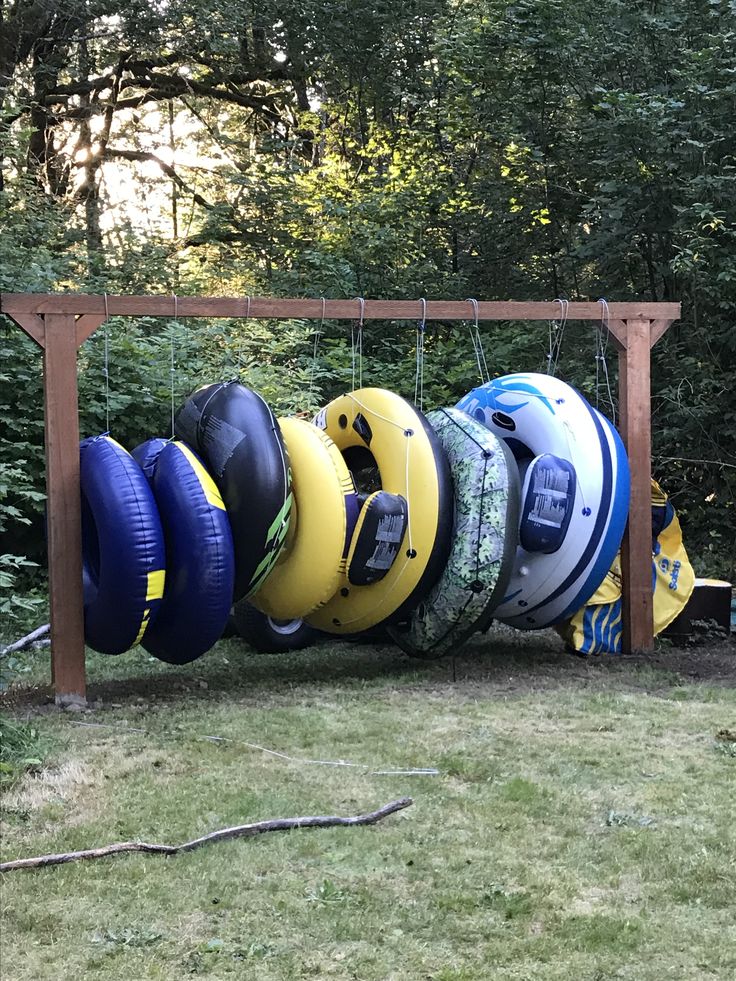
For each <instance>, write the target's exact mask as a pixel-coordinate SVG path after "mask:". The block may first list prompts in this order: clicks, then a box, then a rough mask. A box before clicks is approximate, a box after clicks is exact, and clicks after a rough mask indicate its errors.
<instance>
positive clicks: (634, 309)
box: [0, 293, 680, 321]
mask: <svg viewBox="0 0 736 981" xmlns="http://www.w3.org/2000/svg"><path fill="white" fill-rule="evenodd" d="M474 307H475V305H474V304H473V303H471V302H470V301H469V300H427V301H426V305H425V303H424V302H423V301H422V300H365V301H363V302H361V300H359V299H352V300H324V301H323V300H321V299H273V298H265V297H250V299H249V298H248V297H245V296H242V297H227V296H221V297H198V296H179V297H173V296H112V295H108V296H102V295H100V296H95V295H91V294H88V293H2V294H0V311H2V312H3V313H7V314H9V315H11V316H13V315H14V314H19V313H20V314H23V313H35V314H47V313H55V314H74V315H76V316H81V315H84V314H96V315H98V316H100V315H101V316H103V317H104V316H106V315H108V316H146V317H174V316H177V317H253V318H271V319H275V320H278V319H291V318H295V319H299V318H304V319H311V320H319V319H320V318H321V317H322V316H324V317H325V318H326V319H329V320H356V319H358V318H359V317H360V316H361V314H362V316H363V319H364V320H420V319H421V317H422V316H425V317H426V319H427V320H473V319H474V316H475V310H474ZM560 309H561V306H560V303H559V302H554V301H553V302H534V303H525V302H519V301H515V300H503V301H487V300H479V301H478V303H477V314H478V319H479V320H556V319H559V317H560ZM601 313H602V311H601V304H600V303H587V302H586V303H570V304H568V307H567V310H566V314H567V317H568V319H570V320H598V321H600V320H601ZM608 316H610V317H611V318H612V319H614V320H628V319H640V318H644V319H648V320H677V319H678V318H679V316H680V304H679V303H641V302H635V303H609V304H608Z"/></svg>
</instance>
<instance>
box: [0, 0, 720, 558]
mask: <svg viewBox="0 0 736 981" xmlns="http://www.w3.org/2000/svg"><path fill="white" fill-rule="evenodd" d="M72 6H73V5H72ZM24 12H25V13H27V9H26V5H25V4H16V5H13V6H12V8H9V10H8V13H7V18H6V21H5V22H3V23H4V24H5V25H6V26H5V27H1V26H0V33H1V31H2V30H5V31H15V32H16V33H17V40H18V43H17V44H16V45H9V46H6V48H7V52H8V63H7V64H5V65H0V73H4V74H5V75H6V76H7V77H8V79H10V81H9V84H8V85H7V87H6V88H5V89H3V90H2V92H1V93H0V158H1V162H0V174H1V175H2V186H1V189H0V216H1V218H2V222H3V236H2V240H1V241H0V289H8V290H45V289H85V290H89V291H92V292H98V293H99V292H105V291H107V292H119V291H125V292H152V293H167V292H169V293H179V294H184V293H209V294H215V295H222V294H231V295H257V294H261V295H262V294H276V295H305V296H326V297H334V296H356V295H357V296H370V297H376V296H385V297H414V298H416V297H419V296H425V297H427V298H436V297H443V296H447V297H456V298H464V297H467V296H474V297H479V298H506V297H510V298H516V299H522V298H527V299H542V298H545V299H548V298H550V297H568V298H570V299H587V298H593V299H597V298H598V297H600V296H604V297H606V298H607V299H608V300H616V299H629V298H632V297H641V298H642V299H646V300H682V303H683V318H682V321H681V322H680V323H679V324H678V325H676V326H675V327H674V328H673V329H672V330H671V331H670V332H669V334H668V335H667V336H666V337H665V338H664V340H663V341H661V342H660V343H659V344H658V345H657V346H656V348H655V349H654V355H653V369H654V371H653V388H652V391H653V411H654V416H653V418H654V453H655V473H656V475H657V476H658V477H659V478H660V479H661V480H662V482H663V484H664V486H665V487H666V488H667V490H668V492H669V493H670V495H671V497H672V499H673V501H674V503H675V505H676V507H677V508H678V510H679V512H680V514H681V516H682V519H683V526H684V531H685V539H686V542H687V544H688V547H689V549H690V552H691V556H692V558H693V559H694V563H695V565H696V568H697V570H698V571H699V572H703V573H709V574H714V575H723V576H726V577H728V576H733V575H734V573H735V570H734V565H733V563H734V557H733V552H732V547H731V546H732V543H733V540H734V537H735V536H736V505H735V504H734V499H735V498H736V470H734V467H733V461H732V460H731V456H730V453H731V452H732V448H733V446H734V444H735V443H736V404H735V403H734V396H733V386H732V378H733V374H734V371H736V332H735V331H734V330H733V326H732V325H733V317H734V313H735V312H736V214H735V213H734V204H733V202H734V194H733V188H734V182H735V181H736V135H734V128H733V120H732V116H733V112H732V107H733V101H734V95H736V81H735V80H734V75H733V70H732V63H733V55H734V53H735V52H736V30H734V18H733V7H732V4H730V3H729V2H727V0H667V2H665V3H661V4H644V3H633V4H632V3H624V2H623V0H603V2H595V3H594V2H593V0H515V2H513V3H509V2H507V0H472V2H469V3H462V4H461V3H450V2H449V0H412V2H411V3H405V4H389V3H386V2H380V3H375V4H373V5H371V6H370V8H368V7H366V5H364V4H358V5H356V4H350V3H347V2H346V0H320V2H319V3H317V2H315V0H298V2H295V3H292V4H289V5H287V6H286V7H284V6H283V5H277V4H275V3H274V2H273V0H256V2H254V3H252V4H247V5H244V4H240V3H235V2H234V0H226V2H225V3H213V2H212V0H176V2H172V3H170V4H164V5H160V4H159V5H153V6H152V5H150V4H148V3H144V2H142V0H135V2H133V3H125V4H122V3H120V2H118V0H106V2H105V3H101V4H97V3H90V4H86V5H83V7H81V8H80V7H79V5H77V6H74V9H73V11H72V9H71V8H70V7H69V4H68V3H66V2H65V0H58V2H55V3H53V4H50V5H47V9H46V8H45V14H44V18H41V19H40V20H38V19H35V20H34V18H32V17H26V16H25V13H24ZM14 36H15V35H14ZM41 38H44V39H45V41H44V43H43V44H41V43H40V39H41ZM34 44H35V47H34ZM31 52H33V55H31ZM131 52H135V54H134V55H133V54H131ZM32 58H33V59H35V61H33V62H32ZM103 83H104V84H103ZM34 106H35V108H34ZM43 106H45V107H46V109H42V108H41V107H43ZM90 116H91V117H92V119H93V125H87V124H86V122H85V120H86V119H88V118H89V117H90ZM107 126H109V131H106V130H105V127H107ZM105 132H107V135H105ZM170 161H173V163H171V162H170ZM162 326H163V329H162ZM315 327H316V324H305V323H297V322H292V323H283V322H282V323H273V324H272V323H267V322H258V323H256V322H250V323H247V324H245V323H243V322H242V321H237V322H233V323H222V322H217V323H209V322H201V321H196V322H195V321H191V322H188V323H186V324H182V325H178V326H177V325H173V324H172V323H169V324H163V325H162V324H161V322H160V321H143V320H141V321H138V322H132V321H127V322H123V321H118V320H113V321H111V322H110V324H109V341H110V344H109V347H110V358H109V379H110V406H109V410H110V428H111V430H112V431H113V432H114V434H115V435H116V436H117V437H118V438H120V439H121V440H122V441H123V442H124V443H125V444H126V445H130V444H132V443H134V442H137V441H138V440H140V439H142V438H145V437H146V436H149V435H152V434H153V433H167V432H168V426H169V424H168V416H169V409H168V406H169V400H170V377H169V368H168V358H169V349H168V343H169V336H170V332H171V333H173V334H174V335H175V357H176V365H177V369H176V372H175V374H174V384H175V398H179V399H180V398H181V397H183V396H184V395H185V394H186V392H187V390H188V387H193V386H194V385H195V384H197V383H201V382H208V381H213V380H215V379H218V378H222V377H233V376H235V375H239V377H241V378H242V379H243V381H244V382H246V383H247V384H251V385H253V386H254V387H257V388H259V390H261V391H262V392H263V394H264V395H265V396H266V398H268V399H269V400H271V401H272V402H273V403H274V407H275V408H276V411H277V412H292V411H295V410H300V409H304V408H309V409H310V410H311V409H314V408H316V407H317V406H318V405H319V404H321V403H323V402H324V401H325V400H327V399H328V398H330V397H331V396H332V395H334V394H336V393H337V392H339V391H341V390H344V389H345V387H346V386H348V385H350V384H352V379H353V367H352V360H353V359H352V351H351V343H350V333H351V325H350V324H348V323H341V324H335V323H327V324H323V325H321V330H320V333H321V340H320V344H319V348H318V352H317V359H316V361H314V362H313V359H312V352H313V340H314V334H313V331H314V328H315ZM2 331H3V332H2V335H1V336H0V344H2V352H1V353H2V354H3V355H4V357H3V358H2V359H0V364H2V368H0V372H2V378H1V379H0V380H1V381H2V396H1V397H0V403H2V404H1V405H0V409H1V410H2V412H1V413H0V420H1V421H0V448H1V449H2V467H3V468H4V469H3V471H2V473H0V486H3V485H4V486H6V487H10V491H8V492H7V493H8V494H9V496H8V497H5V498H2V499H0V509H4V510H2V512H0V520H2V518H3V516H4V520H5V521H6V522H7V521H8V520H10V519H12V522H13V529H12V537H13V539H14V541H13V542H11V543H10V544H12V545H13V547H12V549H11V548H8V550H9V551H11V552H12V553H13V554H24V553H25V554H29V555H31V556H32V557H34V558H38V557H40V551H41V548H40V541H39V539H40V534H39V532H40V525H39V516H40V513H41V508H42V500H41V498H40V496H39V495H40V494H41V493H42V489H43V488H42V467H43V463H42V452H41V418H40V415H41V413H40V406H41V400H40V373H39V362H38V353H37V352H36V350H35V348H34V347H33V345H32V344H31V342H29V341H27V340H25V339H24V338H22V337H21V336H20V335H19V333H18V332H17V331H15V330H14V329H12V328H10V327H8V328H5V327H3V328H2ZM482 331H483V335H484V338H485V343H486V353H487V359H488V363H489V367H490V369H491V372H492V373H493V374H499V373H502V372H506V371H513V370H519V369H538V368H540V367H543V366H544V365H545V363H546V362H545V356H546V353H547V350H546V349H547V338H546V331H545V329H544V328H543V327H542V328H541V329H540V326H539V325H538V324H537V325H524V324H512V325H493V326H484V327H483V328H482ZM364 334H365V336H364V360H363V380H364V382H368V383H371V384H386V385H388V386H390V387H393V388H395V389H396V390H397V391H400V392H401V393H402V394H404V395H406V396H408V397H413V395H414V390H415V370H416V369H415V358H414V342H415V325H414V324H374V323H371V324H370V325H369V326H368V327H367V328H366V330H365V332H364ZM594 348H595V339H594V335H593V331H592V330H591V328H590V326H586V327H581V326H580V325H573V324H570V325H569V326H568V329H567V332H566V337H565V339H564V341H563V345H562V352H561V359H560V370H561V373H562V374H563V375H564V377H566V378H567V379H569V380H571V381H572V382H573V383H575V384H577V385H579V386H580V387H581V388H582V390H583V391H584V392H585V393H586V394H588V396H589V397H591V398H592V399H593V400H594V401H595V400H596V398H599V399H600V402H601V404H602V405H603V406H604V407H605V408H608V406H607V401H608V400H607V396H606V395H605V394H604V393H603V391H602V390H601V391H599V392H596V390H595V362H594ZM102 351H103V344H102V339H101V335H100V334H99V333H98V334H97V335H95V336H94V337H93V338H92V339H91V340H90V341H88V342H87V344H86V345H85V347H84V349H83V350H82V352H81V354H80V368H81V376H80V391H81V394H82V403H83V414H82V430H83V433H84V434H86V433H92V432H99V431H102V430H103V429H105V428H106V427H107V407H106V398H105V393H104V375H103V368H104V359H103V353H102ZM610 360H613V359H610ZM610 368H611V374H612V378H613V381H614V383H615V371H614V368H613V365H611V366H610ZM476 381H477V371H476V368H475V364H474V358H473V353H472V346H471V344H470V342H469V339H468V337H467V330H466V326H465V325H460V324H432V325H430V327H429V329H428V334H427V357H426V366H425V404H427V405H433V404H437V403H441V402H445V403H449V402H452V401H454V400H456V399H457V398H459V397H460V396H461V395H463V394H464V393H465V391H467V389H468V388H469V387H471V386H472V385H473V384H474V383H475V382H476ZM6 391H7V393H8V394H7V395H6ZM33 495H36V496H35V497H34V496H33ZM9 508H11V509H14V510H8V509H9ZM26 521H30V522H31V524H30V525H23V522H26ZM19 522H20V524H19ZM23 527H26V528H28V529H29V530H28V532H27V533H24V532H23Z"/></svg>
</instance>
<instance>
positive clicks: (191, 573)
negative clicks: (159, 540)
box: [133, 439, 235, 664]
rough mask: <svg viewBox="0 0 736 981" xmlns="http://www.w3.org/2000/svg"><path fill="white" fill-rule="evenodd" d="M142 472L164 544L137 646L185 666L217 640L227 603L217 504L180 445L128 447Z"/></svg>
mask: <svg viewBox="0 0 736 981" xmlns="http://www.w3.org/2000/svg"><path fill="white" fill-rule="evenodd" d="M133 456H134V457H135V458H136V459H137V460H138V461H139V463H140V465H141V468H142V469H143V471H144V472H145V473H146V474H147V475H148V479H149V480H150V481H151V486H152V488H153V494H154V497H155V500H156V504H157V506H158V509H159V513H160V515H161V523H162V525H163V533H164V541H165V544H166V568H167V576H166V589H165V591H164V596H163V601H162V603H161V608H160V610H159V614H158V617H157V619H156V622H155V624H153V625H152V626H151V627H150V628H149V630H148V631H147V632H146V634H145V636H144V638H143V647H144V648H145V649H146V650H147V651H148V652H149V653H150V654H153V656H154V657H157V658H159V660H161V661H168V662H169V663H170V664H186V663H187V662H189V661H193V660H195V659H196V658H198V657H200V656H201V655H202V654H204V653H205V652H206V651H208V650H209V649H210V648H211V647H212V646H213V644H215V643H216V642H217V640H218V639H219V638H220V636H221V635H222V632H223V630H224V629H225V624H226V623H227V618H228V615H229V613H230V607H231V606H232V602H233V585H234V581H235V559H234V552H233V538H232V532H231V530H230V522H229V520H228V516H227V513H226V511H225V506H224V504H223V501H222V497H221V495H220V492H219V490H218V489H217V486H216V485H215V482H214V480H213V479H212V477H211V476H210V475H209V473H208V472H207V470H206V469H205V467H204V464H203V463H202V461H201V460H200V459H199V457H198V456H197V455H196V454H195V453H194V452H193V451H192V450H191V449H189V447H188V446H186V445H185V444H184V443H180V442H167V441H165V440H161V439H153V440H148V441H147V442H146V443H142V444H141V445H140V446H138V447H136V449H135V450H133Z"/></svg>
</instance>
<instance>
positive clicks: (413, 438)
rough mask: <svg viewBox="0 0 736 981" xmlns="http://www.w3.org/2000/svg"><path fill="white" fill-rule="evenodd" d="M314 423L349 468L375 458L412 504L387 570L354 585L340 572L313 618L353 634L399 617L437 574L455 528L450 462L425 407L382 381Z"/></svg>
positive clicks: (384, 483) (393, 488)
mask: <svg viewBox="0 0 736 981" xmlns="http://www.w3.org/2000/svg"><path fill="white" fill-rule="evenodd" d="M315 424H316V425H317V426H319V427H320V428H321V429H323V430H324V431H325V432H326V433H327V435H328V436H330V437H331V438H332V439H333V440H334V442H335V443H336V444H337V446H338V447H339V449H340V450H341V451H342V453H343V455H344V456H345V457H346V459H347V462H348V466H349V467H351V469H355V470H359V469H361V466H362V465H364V464H365V462H366V461H370V460H371V457H372V458H373V459H374V460H375V464H376V465H377V467H378V469H379V471H380V478H381V487H382V489H383V490H385V491H389V492H391V493H393V494H400V495H401V496H402V497H404V498H405V500H406V501H407V504H408V522H407V529H406V532H405V533H404V538H403V541H402V543H401V547H400V548H399V552H398V555H397V557H396V559H395V561H394V563H393V565H392V566H391V568H390V569H389V570H388V572H387V573H386V575H385V577H384V578H383V579H381V580H380V581H379V582H374V583H371V584H370V585H366V586H353V585H351V583H350V582H349V581H348V578H347V574H346V572H342V573H341V576H340V583H339V588H338V590H337V592H336V593H335V595H334V596H333V597H332V599H331V600H330V601H329V602H328V603H326V604H325V605H324V606H322V607H320V609H319V610H317V611H316V612H314V613H313V614H311V616H309V617H307V621H308V622H309V623H310V624H311V625H312V626H313V627H317V628H318V629H320V630H326V631H327V632H329V633H336V634H343V633H355V632H357V631H360V630H366V629H368V628H369V627H372V626H374V625H375V624H377V623H380V622H381V621H382V620H385V619H386V618H388V617H395V618H398V617H400V616H401V615H402V614H403V613H404V612H406V611H407V610H410V609H412V608H413V607H414V606H415V605H416V604H417V603H418V602H419V600H420V599H421V598H422V596H424V594H425V593H426V592H427V591H428V590H429V589H431V587H432V586H433V585H434V583H435V582H436V581H437V579H438V578H439V576H440V574H441V572H442V570H443V569H444V566H445V563H446V562H447V557H448V554H449V550H450V538H451V534H452V521H453V506H454V505H453V500H454V499H453V491H452V481H451V477H450V468H449V463H448V461H447V455H446V454H445V451H444V450H443V448H442V446H441V444H440V442H439V440H438V438H437V436H436V435H435V433H434V430H433V429H432V427H431V426H430V425H429V423H428V422H427V421H426V419H425V418H424V416H423V415H422V413H420V412H419V411H418V410H417V409H415V408H414V406H412V405H411V404H410V403H409V402H407V401H406V400H405V399H403V398H401V396H400V395H396V394H395V393H394V392H389V391H386V390H385V389H382V388H361V389H358V390H357V391H355V392H351V393H349V394H347V395H343V396H341V397H340V398H337V399H335V400H334V401H333V402H331V403H330V404H329V405H328V406H327V407H326V408H324V409H322V411H321V412H320V413H319V414H318V415H317V417H316V419H315ZM360 458H362V460H360ZM358 460H360V463H359V462H357V461H358Z"/></svg>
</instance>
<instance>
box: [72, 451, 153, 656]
mask: <svg viewBox="0 0 736 981" xmlns="http://www.w3.org/2000/svg"><path fill="white" fill-rule="evenodd" d="M79 456H80V481H81V491H82V573H83V582H84V637H85V642H86V643H87V644H88V645H89V646H90V647H92V648H93V649H94V650H96V651H100V653H102V654H122V652H123V651H127V650H128V649H129V648H130V647H134V646H135V645H136V644H138V643H140V641H141V640H142V638H143V637H144V636H145V634H146V632H147V631H148V630H149V629H150V626H151V624H152V623H154V622H155V620H156V616H157V614H158V612H159V610H160V606H161V598H162V596H163V590H164V570H165V550H164V535H163V529H162V527H161V520H160V518H159V513H158V509H157V507H156V502H155V500H154V498H153V494H152V493H151V490H150V488H149V486H148V483H147V481H146V478H145V477H144V475H143V473H142V471H141V468H140V467H139V466H138V464H137V463H136V461H135V460H134V459H133V457H132V456H131V455H130V453H128V451H127V450H125V449H124V448H123V447H122V446H121V445H120V444H119V443H116V442H115V440H114V439H111V438H110V437H109V436H94V437H90V438H89V439H85V440H83V441H82V442H81V444H80V447H79Z"/></svg>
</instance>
